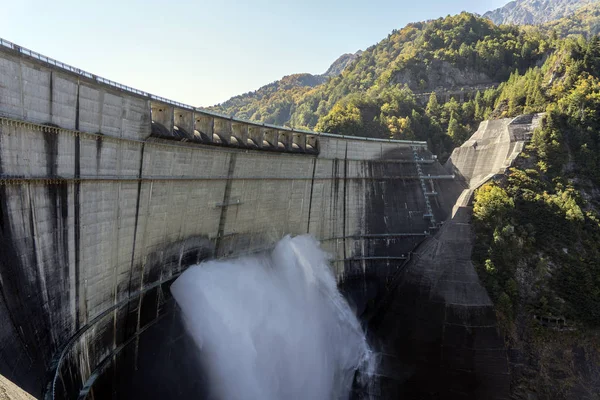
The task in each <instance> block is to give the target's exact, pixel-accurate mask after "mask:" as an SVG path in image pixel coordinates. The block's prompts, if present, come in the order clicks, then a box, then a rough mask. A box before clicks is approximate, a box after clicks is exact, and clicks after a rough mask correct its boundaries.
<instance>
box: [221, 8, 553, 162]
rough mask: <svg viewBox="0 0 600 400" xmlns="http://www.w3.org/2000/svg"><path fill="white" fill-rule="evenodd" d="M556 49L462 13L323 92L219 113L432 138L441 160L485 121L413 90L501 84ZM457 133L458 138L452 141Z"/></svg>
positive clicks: (373, 54) (396, 36)
mask: <svg viewBox="0 0 600 400" xmlns="http://www.w3.org/2000/svg"><path fill="white" fill-rule="evenodd" d="M550 46H551V41H550V40H549V39H548V37H547V35H545V34H543V33H542V32H541V31H539V30H538V29H534V28H526V29H524V28H519V27H515V26H502V27H498V26H495V25H494V24H493V23H492V22H490V21H489V20H487V19H483V18H479V17H477V16H474V15H472V14H469V13H462V14H459V15H456V16H451V17H446V18H440V19H437V20H434V21H429V22H423V23H415V24H410V25H408V26H406V27H405V28H403V29H401V30H399V31H393V32H392V33H391V34H390V35H389V36H388V37H387V38H386V39H384V40H382V41H381V42H380V43H378V44H377V45H375V46H372V47H370V48H369V49H367V50H366V51H364V52H363V53H362V54H361V55H360V57H359V58H358V59H357V60H355V61H354V62H352V63H351V64H350V65H349V66H348V67H346V69H345V70H344V71H343V72H342V74H341V75H340V76H337V77H334V78H330V79H329V80H328V81H327V82H325V83H323V84H321V85H318V86H316V87H313V88H310V87H307V86H302V87H300V86H290V87H287V88H285V87H282V88H279V90H277V91H276V92H272V93H269V95H265V96H256V99H255V100H253V101H251V102H249V101H247V100H244V101H243V102H242V104H237V102H236V101H237V100H236V101H233V102H231V103H230V102H228V103H226V104H225V105H222V106H220V107H216V108H215V110H216V111H220V112H225V113H227V114H233V115H236V116H238V117H242V118H250V119H254V120H257V121H263V122H270V123H274V124H280V125H290V126H293V127H298V128H309V129H315V128H316V129H319V130H324V131H329V132H339V131H340V129H342V128H343V129H346V130H345V131H344V133H345V134H352V135H360V136H369V137H380V138H382V137H383V138H387V137H393V138H400V139H402V138H417V139H421V140H429V141H430V142H431V143H432V144H433V147H434V148H435V149H437V150H436V151H438V152H439V153H440V155H441V154H445V153H448V152H449V151H451V149H452V147H453V143H460V141H459V140H457V138H460V137H463V136H465V135H466V133H465V132H469V133H470V132H472V131H473V130H474V127H475V126H476V124H477V122H478V119H479V120H480V119H482V118H483V117H484V116H485V115H484V113H483V112H480V113H476V112H475V111H474V110H475V108H476V107H475V105H476V104H475V103H476V102H475V99H473V100H472V101H471V102H470V104H468V105H459V106H457V105H456V104H451V105H450V106H448V107H443V109H446V110H445V111H447V109H448V108H449V109H450V114H449V115H445V114H442V113H440V114H439V115H435V113H431V112H427V110H426V108H425V107H423V106H420V105H418V104H417V102H416V98H415V96H414V95H412V94H411V93H410V92H411V91H412V92H417V93H419V92H431V91H433V90H435V89H437V88H439V87H444V88H458V89H460V88H461V87H470V86H474V85H479V84H492V83H494V82H501V81H503V80H506V79H507V78H508V77H509V76H510V75H511V74H512V73H513V72H515V71H525V70H527V69H528V68H530V67H531V66H533V65H536V64H537V63H539V62H540V61H541V60H542V58H543V57H544V55H545V54H546V53H548V51H549V49H550ZM484 97H485V96H480V99H479V103H480V106H481V105H483V103H484ZM488 97H489V96H488ZM238 100H240V101H241V99H238ZM488 100H489V98H488ZM487 107H490V105H489V104H488V105H487ZM413 111H414V112H415V113H413ZM430 111H431V109H430ZM453 114H454V115H453ZM475 116H477V117H478V118H475ZM452 117H453V118H452ZM450 122H452V124H450ZM450 125H451V126H450ZM430 128H431V129H430ZM449 128H450V131H451V133H452V138H450V137H446V136H447V135H446V133H448V130H449Z"/></svg>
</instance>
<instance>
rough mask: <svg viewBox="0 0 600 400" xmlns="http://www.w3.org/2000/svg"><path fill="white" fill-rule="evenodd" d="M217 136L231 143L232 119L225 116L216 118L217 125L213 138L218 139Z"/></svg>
mask: <svg viewBox="0 0 600 400" xmlns="http://www.w3.org/2000/svg"><path fill="white" fill-rule="evenodd" d="M215 136H218V138H219V139H220V140H221V143H223V144H230V143H231V120H230V119H224V118H215V125H214V131H213V140H215V139H217V138H216V137H215Z"/></svg>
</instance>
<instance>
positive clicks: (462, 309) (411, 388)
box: [369, 116, 539, 399]
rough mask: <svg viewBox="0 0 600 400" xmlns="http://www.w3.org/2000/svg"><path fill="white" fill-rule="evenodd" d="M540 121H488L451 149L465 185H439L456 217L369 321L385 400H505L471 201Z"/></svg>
mask: <svg viewBox="0 0 600 400" xmlns="http://www.w3.org/2000/svg"><path fill="white" fill-rule="evenodd" d="M538 122H539V116H535V117H533V116H532V117H531V118H518V119H514V120H511V119H506V120H498V121H487V122H484V123H482V124H481V126H480V128H479V130H478V131H477V132H476V133H475V134H474V135H473V136H472V137H471V139H470V140H469V141H467V142H466V143H465V144H464V145H463V146H462V147H460V148H458V149H456V150H455V151H454V152H453V154H452V156H451V158H450V160H449V161H448V163H447V165H446V168H448V170H449V171H452V172H454V173H456V174H458V175H459V176H460V177H461V180H457V181H456V182H448V183H446V184H445V185H444V187H443V188H442V187H441V188H440V192H441V193H442V194H443V196H442V197H443V199H444V200H445V202H446V203H445V205H444V208H446V209H447V211H450V210H452V214H451V215H452V216H451V217H450V218H449V219H448V220H447V221H446V222H445V223H444V225H443V226H442V228H441V229H440V231H439V232H438V234H436V235H435V236H434V237H431V238H428V239H426V240H425V242H424V243H423V244H422V245H421V246H420V247H419V248H418V249H417V251H416V253H415V254H414V255H413V257H412V259H411V260H410V262H408V263H407V264H406V266H405V269H404V270H403V271H402V274H401V275H400V276H399V277H398V280H397V282H398V284H397V285H396V286H393V289H392V291H391V292H390V293H388V295H387V296H386V298H385V301H384V303H383V305H382V308H381V309H379V312H378V313H376V314H375V315H374V317H373V318H372V319H371V320H370V324H369V327H370V330H371V335H372V337H373V340H374V341H375V342H376V344H377V345H379V346H380V349H381V352H382V353H383V354H384V355H383V356H382V357H383V369H382V377H381V389H380V392H379V394H381V395H382V397H383V398H396V397H402V398H420V399H437V398H447V399H449V398H456V399H483V398H485V399H508V397H509V390H510V375H509V370H508V360H507V354H506V350H505V346H504V342H503V339H502V337H501V336H500V335H499V332H498V328H497V326H496V317H495V311H494V308H493V304H492V302H491V300H490V298H489V296H488V294H487V291H486V289H485V288H484V287H483V286H482V285H481V282H480V280H479V277H478V275H477V272H476V271H475V268H474V266H473V263H472V261H471V251H472V248H473V239H474V238H473V233H472V231H471V226H470V216H471V211H472V210H471V208H470V207H469V203H470V201H471V198H472V194H473V191H474V190H475V189H476V188H477V187H479V186H480V185H482V184H483V183H485V182H486V181H487V180H489V179H490V178H492V177H493V176H494V175H496V174H503V173H504V172H505V170H506V168H508V167H509V166H510V164H511V163H512V162H513V160H514V159H515V157H516V156H517V155H518V153H519V152H520V151H521V149H522V147H523V145H524V143H525V142H524V140H525V139H527V136H528V135H529V134H530V133H531V131H532V130H533V128H535V126H537V124H538ZM453 200H454V201H453Z"/></svg>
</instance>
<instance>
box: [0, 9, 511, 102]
mask: <svg viewBox="0 0 600 400" xmlns="http://www.w3.org/2000/svg"><path fill="white" fill-rule="evenodd" d="M506 2H507V0H489V1H483V2H482V1H481V0H457V1H447V0H417V1H415V0H412V1H409V0H395V1H394V0H369V1H366V0H330V1H327V0H296V1H294V0H285V1H278V0H253V1H244V0H237V1H236V0H220V1H206V0H200V1H187V0H163V1H157V0H146V1H142V0H104V1H101V2H96V3H97V5H94V4H92V3H93V2H92V1H85V0H84V1H82V0H54V1H49V0H17V1H8V0H5V1H3V2H2V3H4V4H2V14H3V18H2V24H1V25H0V36H1V37H2V38H4V39H7V40H10V41H12V42H15V43H17V44H19V45H21V46H24V47H27V48H30V49H31V50H35V51H37V52H39V53H42V54H45V55H47V56H50V57H53V58H56V59H58V60H60V61H63V62H66V63H68V64H71V65H73V66H76V67H78V68H81V69H84V70H87V71H89V72H91V73H94V74H97V75H100V76H103V77H105V78H108V79H112V80H114V81H117V82H120V83H123V84H126V85H129V86H133V87H135V88H138V89H141V90H145V91H147V92H151V93H154V94H157V95H160V96H164V97H168V98H170V99H173V100H177V101H181V102H184V103H188V104H191V105H194V106H208V105H213V104H215V103H218V102H222V101H225V100H227V99H228V98H229V97H231V96H234V95H237V94H241V93H244V92H247V91H250V90H255V89H258V88H259V87H260V86H262V85H264V84H267V83H269V82H272V81H274V80H276V79H279V78H281V77H282V76H284V75H289V74H292V73H298V72H310V73H314V74H318V73H322V72H325V70H326V69H327V68H328V66H329V65H330V64H331V63H332V62H333V61H334V60H335V59H336V58H337V57H338V56H340V55H341V54H343V53H348V52H355V51H356V50H358V49H365V48H367V47H369V46H371V45H373V44H375V43H377V42H378V41H380V40H381V39H383V38H384V37H386V36H387V35H388V33H390V32H391V31H392V29H399V28H402V27H403V26H404V25H406V24H407V23H409V22H414V21H421V20H425V19H432V18H437V17H441V16H445V15H448V14H456V13H458V12H460V11H463V10H466V11H471V12H477V13H483V12H485V11H487V10H490V9H494V8H497V7H500V6H502V5H503V4H504V3H506Z"/></svg>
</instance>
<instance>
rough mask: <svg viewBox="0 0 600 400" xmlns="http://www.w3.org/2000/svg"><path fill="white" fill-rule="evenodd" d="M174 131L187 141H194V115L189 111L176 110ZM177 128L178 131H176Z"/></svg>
mask: <svg viewBox="0 0 600 400" xmlns="http://www.w3.org/2000/svg"><path fill="white" fill-rule="evenodd" d="M173 113H174V115H173V122H174V127H173V131H174V132H175V134H178V135H179V136H182V137H185V138H187V139H190V140H191V139H193V137H194V113H193V112H191V111H189V110H183V109H180V108H176V109H175V110H174V111H173ZM175 127H177V128H178V129H175Z"/></svg>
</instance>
